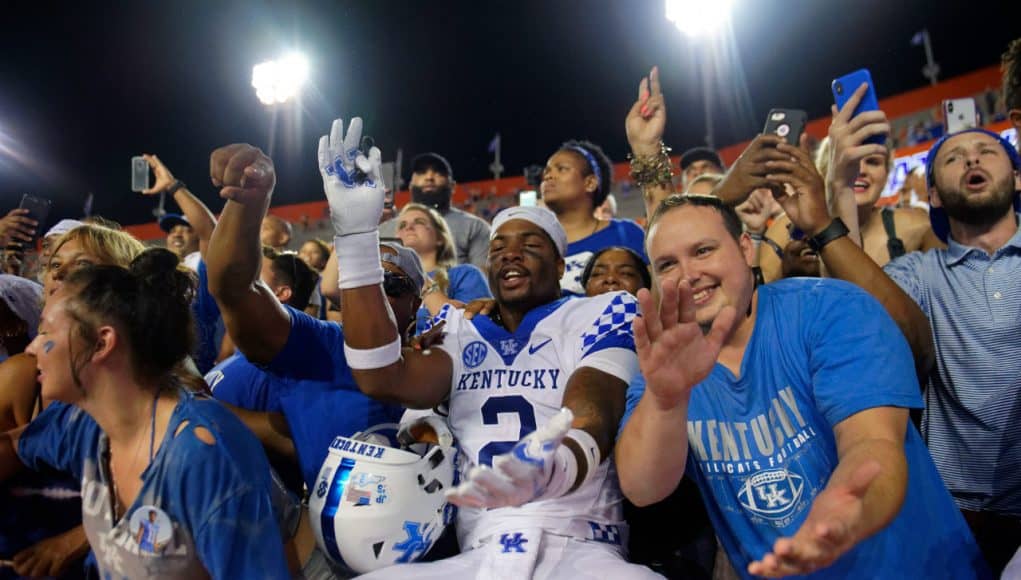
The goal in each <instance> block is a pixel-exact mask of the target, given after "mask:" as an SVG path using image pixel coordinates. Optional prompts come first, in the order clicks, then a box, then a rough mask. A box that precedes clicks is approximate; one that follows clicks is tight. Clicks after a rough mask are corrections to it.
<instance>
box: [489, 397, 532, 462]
mask: <svg viewBox="0 0 1021 580" xmlns="http://www.w3.org/2000/svg"><path fill="white" fill-rule="evenodd" d="M505 413H513V414H515V415H517V416H518V421H519V422H520V423H521V430H520V431H519V432H518V438H517V439H516V440H514V441H493V442H492V443H487V444H486V445H485V446H484V447H483V448H482V449H480V450H479V465H492V464H493V457H494V456H496V455H502V454H504V453H507V452H508V451H510V450H511V447H514V445H515V444H516V443H517V442H518V441H520V440H521V439H522V438H524V436H525V435H528V434H529V433H531V432H532V431H535V410H534V408H533V407H532V404H531V403H529V402H528V401H527V400H526V399H525V398H524V397H522V396H521V395H512V396H509V397H493V398H491V399H489V400H488V401H486V402H485V404H483V405H482V424H483V425H499V424H500V415H502V414H505Z"/></svg>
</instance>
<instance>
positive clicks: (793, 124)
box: [762, 109, 808, 147]
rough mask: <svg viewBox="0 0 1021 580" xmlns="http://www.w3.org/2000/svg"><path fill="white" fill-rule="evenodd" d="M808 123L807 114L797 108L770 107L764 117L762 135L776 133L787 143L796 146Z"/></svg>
mask: <svg viewBox="0 0 1021 580" xmlns="http://www.w3.org/2000/svg"><path fill="white" fill-rule="evenodd" d="M807 123H808V114H806V113H805V112H804V111H801V110H798V109H771V110H770V111H769V115H768V116H767V117H766V126H765V127H763V128H762V134H763V135H776V136H777V137H781V138H783V139H784V140H785V141H787V144H788V145H793V146H795V147H797V146H798V142H799V141H800V140H801V134H802V133H803V132H804V131H805V125H806V124H807Z"/></svg>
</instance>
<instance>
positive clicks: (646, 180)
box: [628, 141, 674, 188]
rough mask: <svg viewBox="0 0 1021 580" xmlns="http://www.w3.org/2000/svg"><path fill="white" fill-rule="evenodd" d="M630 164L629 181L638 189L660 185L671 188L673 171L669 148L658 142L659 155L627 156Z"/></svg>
mask: <svg viewBox="0 0 1021 580" xmlns="http://www.w3.org/2000/svg"><path fill="white" fill-rule="evenodd" d="M628 160H629V161H630V162H631V180H632V181H634V183H635V185H637V186H638V187H642V188H644V187H646V186H649V185H662V186H664V187H673V177H674V170H673V166H672V164H671V162H670V148H669V147H667V146H666V144H665V143H663V142H662V141H660V142H659V153H657V154H655V155H633V154H630V153H629V154H628Z"/></svg>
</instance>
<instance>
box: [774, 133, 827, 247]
mask: <svg viewBox="0 0 1021 580" xmlns="http://www.w3.org/2000/svg"><path fill="white" fill-rule="evenodd" d="M805 138H806V137H805V136H804V135H802V137H801V139H802V144H804V142H805ZM777 151H779V152H780V153H782V154H784V155H786V156H787V159H785V160H771V161H768V162H767V163H766V165H767V166H768V168H769V174H768V175H767V176H766V177H767V179H769V180H770V181H772V182H774V183H776V184H778V185H780V186H783V187H781V188H778V189H779V190H780V191H781V192H782V193H780V194H776V193H774V197H775V198H776V201H777V203H779V204H780V205H781V206H782V207H783V209H784V211H785V212H787V217H788V218H790V220H791V223H793V224H794V225H795V226H797V227H798V228H799V229H800V230H801V231H803V232H805V234H807V235H809V236H814V235H816V234H818V233H819V232H821V231H822V230H823V229H825V228H826V226H828V225H829V224H830V221H831V219H832V218H831V217H830V213H829V210H828V209H827V208H826V186H825V185H823V181H822V176H821V175H819V171H817V170H816V168H815V164H813V163H812V159H811V158H810V157H809V156H808V152H807V151H805V149H804V148H801V147H794V146H792V145H788V144H786V143H781V144H780V145H777ZM774 191H776V190H774Z"/></svg>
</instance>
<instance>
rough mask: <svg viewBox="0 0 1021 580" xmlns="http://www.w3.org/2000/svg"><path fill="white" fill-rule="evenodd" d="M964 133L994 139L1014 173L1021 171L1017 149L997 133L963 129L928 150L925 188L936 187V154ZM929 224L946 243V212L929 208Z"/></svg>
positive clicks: (1018, 205) (1018, 201) (1019, 203)
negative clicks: (981, 134) (1008, 160)
mask: <svg viewBox="0 0 1021 580" xmlns="http://www.w3.org/2000/svg"><path fill="white" fill-rule="evenodd" d="M965 133H983V134H985V135H988V136H990V137H992V138H993V139H996V140H997V141H998V142H999V143H1000V145H1001V146H1002V147H1003V148H1004V150H1006V151H1007V157H1008V158H1009V159H1010V164H1011V166H1012V167H1013V168H1014V171H1021V156H1019V155H1018V152H1017V149H1015V148H1014V146H1013V145H1011V144H1010V141H1007V140H1006V139H1004V138H1003V136H1001V135H1000V134H998V133H994V132H992V131H989V130H987V129H982V128H980V127H974V128H972V129H965V130H963V131H958V132H956V133H950V134H948V135H944V136H943V137H941V138H940V139H939V140H938V141H936V142H935V143H933V145H932V148H930V149H929V153H928V154H927V155H926V157H925V185H926V187H930V188H931V187H934V186H935V185H936V167H935V166H936V154H937V153H939V150H940V148H941V147H943V144H944V143H946V142H947V140H948V139H952V138H954V137H956V136H958V135H963V134H965ZM1014 211H1015V212H1021V197H1018V195H1017V192H1015V193H1014ZM929 223H930V224H932V231H933V233H935V234H936V237H938V238H939V239H940V240H942V241H943V242H944V243H946V241H947V239H948V238H949V237H950V218H949V217H947V212H946V210H944V209H943V208H942V207H936V206H932V207H930V208H929Z"/></svg>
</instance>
